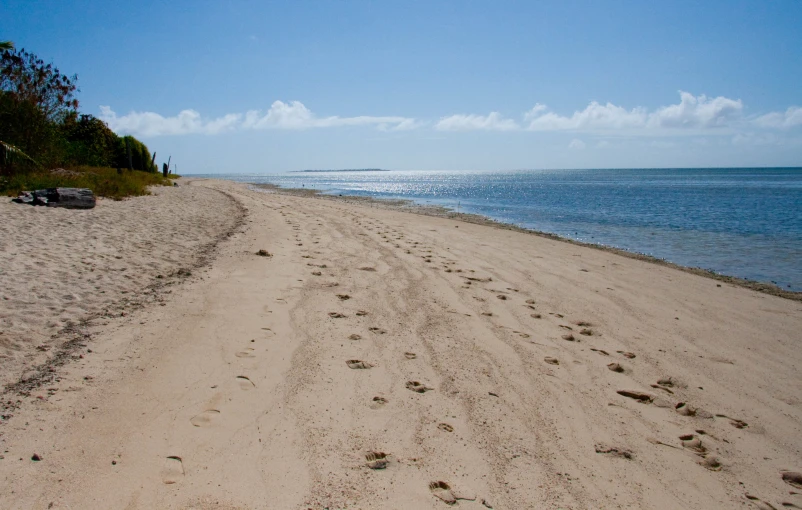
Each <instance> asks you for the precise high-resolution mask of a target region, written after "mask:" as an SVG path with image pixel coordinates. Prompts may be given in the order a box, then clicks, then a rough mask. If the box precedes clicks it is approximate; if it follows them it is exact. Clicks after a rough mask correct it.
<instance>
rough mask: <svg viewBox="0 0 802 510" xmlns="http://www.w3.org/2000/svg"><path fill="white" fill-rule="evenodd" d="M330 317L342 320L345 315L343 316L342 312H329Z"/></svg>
mask: <svg viewBox="0 0 802 510" xmlns="http://www.w3.org/2000/svg"><path fill="white" fill-rule="evenodd" d="M329 317H331V318H332V319H342V318H344V317H345V315H343V314H341V313H340V312H329Z"/></svg>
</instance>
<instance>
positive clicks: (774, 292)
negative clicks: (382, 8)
mask: <svg viewBox="0 0 802 510" xmlns="http://www.w3.org/2000/svg"><path fill="white" fill-rule="evenodd" d="M245 184H246V185H247V186H249V187H251V188H257V189H265V190H272V191H274V192H276V193H279V194H285V195H291V196H297V197H306V198H317V199H325V200H333V201H341V202H346V203H349V204H353V203H354V202H356V204H357V205H370V206H378V207H381V208H384V209H388V210H395V211H402V212H409V213H413V214H421V215H424V216H434V217H438V218H448V219H453V220H457V221H461V222H465V223H473V224H475V225H485V226H490V227H495V228H499V229H504V230H511V231H514V232H521V233H524V234H530V235H535V236H538V237H545V238H547V239H551V240H554V241H560V242H564V243H568V244H572V245H575V246H582V247H585V248H592V249H594V250H600V251H605V252H608V253H614V254H616V255H620V256H622V257H626V258H630V259H635V260H640V261H643V262H649V263H651V264H656V265H659V266H663V267H669V268H672V269H677V270H679V271H682V272H685V273H690V274H694V275H697V276H703V277H705V278H710V279H713V280H717V281H720V282H723V283H729V284H731V285H735V286H738V287H743V288H746V289H750V290H754V291H756V292H760V293H763V294H768V295H771V296H777V297H781V298H784V299H789V300H792V301H800V302H802V291H791V290H785V289H783V288H781V287H779V286H777V285H774V284H772V283H765V282H759V281H755V280H749V279H746V278H740V277H738V276H731V275H726V274H721V273H717V272H715V271H712V270H709V269H703V268H700V267H691V266H683V265H681V264H676V263H674V262H670V261H668V260H665V259H661V258H659V257H654V256H652V255H646V254H644V253H638V252H635V251H629V250H624V249H621V248H615V247H612V246H606V245H603V244H595V243H587V242H584V241H577V240H575V239H571V238H568V237H563V236H560V235H557V234H552V233H550V232H543V231H540V230H535V229H529V228H524V227H519V226H517V225H514V224H511V223H504V222H501V221H497V220H494V219H492V218H489V217H487V216H482V215H481V214H473V213H459V212H454V211H453V210H452V209H449V208H447V207H443V206H438V205H433V206H428V205H421V204H417V203H415V202H414V201H412V200H405V199H391V198H387V199H385V198H374V197H365V196H359V195H330V194H327V193H325V192H324V191H323V190H318V189H313V188H283V187H281V186H279V185H276V184H268V183H245Z"/></svg>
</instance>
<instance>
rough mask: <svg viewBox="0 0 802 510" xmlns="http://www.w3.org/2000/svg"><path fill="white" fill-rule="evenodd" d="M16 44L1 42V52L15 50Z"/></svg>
mask: <svg viewBox="0 0 802 510" xmlns="http://www.w3.org/2000/svg"><path fill="white" fill-rule="evenodd" d="M13 49H14V43H13V42H11V41H0V51H5V50H13Z"/></svg>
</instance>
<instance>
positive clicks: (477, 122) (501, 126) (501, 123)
mask: <svg viewBox="0 0 802 510" xmlns="http://www.w3.org/2000/svg"><path fill="white" fill-rule="evenodd" d="M434 127H435V129H437V130H440V131H472V130H477V129H478V130H485V131H513V130H516V129H519V128H520V126H519V125H518V123H517V122H515V121H514V120H512V119H505V118H504V117H502V116H501V114H500V113H498V112H491V113H490V114H488V115H452V116H450V117H443V118H441V119H440V121H439V122H438V123H437V124H435V126H434Z"/></svg>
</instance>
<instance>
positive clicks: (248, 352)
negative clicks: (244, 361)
mask: <svg viewBox="0 0 802 510" xmlns="http://www.w3.org/2000/svg"><path fill="white" fill-rule="evenodd" d="M234 356H236V357H238V358H255V357H256V356H255V355H254V354H253V349H252V348H251V347H246V348H245V349H243V350H241V351H239V352H237V353H236V354H234Z"/></svg>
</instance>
